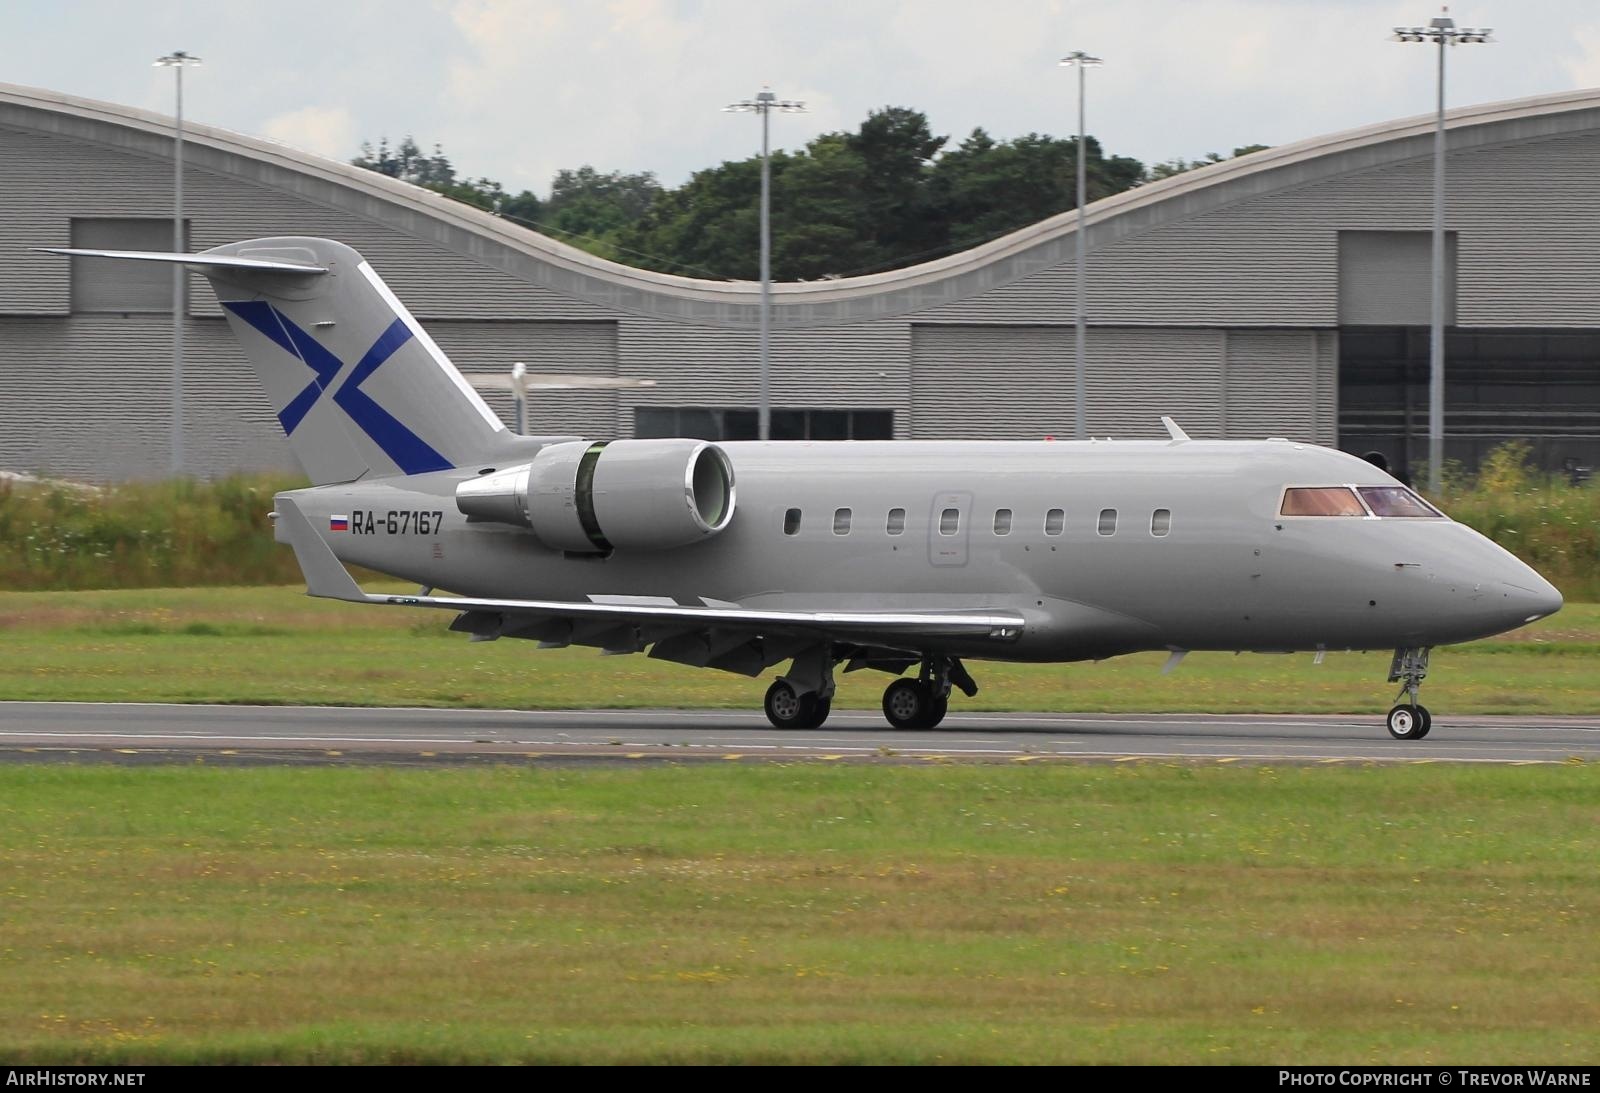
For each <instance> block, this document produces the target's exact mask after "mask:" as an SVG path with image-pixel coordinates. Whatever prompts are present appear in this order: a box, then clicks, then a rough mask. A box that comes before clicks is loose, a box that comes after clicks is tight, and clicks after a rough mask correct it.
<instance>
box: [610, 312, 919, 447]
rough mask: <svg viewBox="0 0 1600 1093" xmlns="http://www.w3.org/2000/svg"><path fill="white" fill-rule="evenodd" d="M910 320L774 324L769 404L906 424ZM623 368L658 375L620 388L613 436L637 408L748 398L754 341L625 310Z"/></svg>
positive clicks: (625, 428) (899, 433) (753, 390)
mask: <svg viewBox="0 0 1600 1093" xmlns="http://www.w3.org/2000/svg"><path fill="white" fill-rule="evenodd" d="M910 343H911V327H910V326H909V324H907V323H906V322H905V321H904V320H884V321H880V322H872V323H861V324H856V325H852V326H849V327H846V328H844V329H842V330H827V329H821V330H785V331H774V332H773V335H772V344H771V357H770V382H771V391H772V405H773V406H775V407H777V406H792V407H807V408H813V409H852V410H868V409H885V410H892V411H894V415H895V436H896V437H897V438H901V439H903V438H905V437H907V436H909V435H911V434H910V433H908V432H907V425H906V410H907V408H908V400H907V397H906V396H907V392H908V389H909V388H910V386H911V375H910V368H909V364H910V359H911V352H910ZM620 361H621V363H620V367H621V369H622V374H623V375H626V376H630V377H632V378H635V379H651V380H655V381H656V386H655V387H649V388H637V389H629V390H624V391H623V392H622V397H621V402H622V405H621V407H620V411H621V414H622V420H619V421H618V430H619V432H618V435H621V436H627V435H630V434H631V432H632V429H633V407H635V406H755V405H756V402H757V397H758V394H757V393H758V390H759V378H758V377H759V375H760V364H759V362H760V341H759V336H758V334H757V333H756V332H755V331H742V330H727V329H724V328H720V327H694V326H686V325H684V324H682V323H670V322H664V321H662V320H658V319H644V318H634V317H630V318H627V319H624V320H623V321H622V324H621V344H620Z"/></svg>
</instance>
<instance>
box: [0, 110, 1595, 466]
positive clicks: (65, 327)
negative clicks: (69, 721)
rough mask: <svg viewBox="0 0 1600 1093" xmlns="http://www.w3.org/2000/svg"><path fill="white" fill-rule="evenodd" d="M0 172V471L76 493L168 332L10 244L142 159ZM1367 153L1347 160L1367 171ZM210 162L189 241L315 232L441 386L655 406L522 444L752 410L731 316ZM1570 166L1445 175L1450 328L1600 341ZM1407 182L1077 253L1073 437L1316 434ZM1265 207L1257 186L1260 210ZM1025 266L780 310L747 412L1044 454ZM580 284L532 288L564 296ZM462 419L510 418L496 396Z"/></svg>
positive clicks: (199, 293) (149, 210)
mask: <svg viewBox="0 0 1600 1093" xmlns="http://www.w3.org/2000/svg"><path fill="white" fill-rule="evenodd" d="M7 116H8V118H10V119H12V120H15V119H16V118H17V117H18V116H19V115H18V114H17V113H16V112H12V113H11V114H8V115H7ZM1536 121H1537V119H1535V121H1534V122H1530V123H1528V124H1529V131H1530V132H1531V131H1533V128H1534V127H1535V123H1536ZM41 128H48V127H43V126H42V127H41ZM1417 148H1418V149H1419V151H1420V152H1424V153H1425V151H1426V149H1425V146H1424V145H1422V144H1419V145H1417ZM0 155H3V157H4V162H5V170H4V171H3V172H0V246H3V248H4V251H5V254H6V259H7V260H6V261H3V262H0V385H3V387H0V392H3V397H0V467H3V468H6V469H17V470H40V471H49V472H54V473H63V474H72V475H76V476H80V477H86V478H115V477H128V476H145V475H159V474H162V473H164V472H165V468H166V452H167V432H166V429H167V408H166V402H167V399H166V391H167V380H166V377H167V369H168V367H169V364H168V362H169V346H170V331H169V328H168V324H167V321H166V320H165V319H164V318H163V317H162V316H159V315H141V316H132V317H127V318H124V317H121V316H116V315H79V316H70V317H69V308H70V303H71V293H70V266H69V264H68V263H67V262H66V261H64V260H62V259H60V258H57V257H53V256H49V255H41V254H34V253H32V252H30V251H29V250H28V248H31V247H41V246H60V245H63V244H65V243H66V242H68V240H69V230H70V221H71V219H72V218H74V217H165V216H167V215H168V213H169V211H170V187H171V167H170V161H169V160H167V159H166V158H165V157H163V156H159V155H145V154H140V153H138V152H134V151H130V150H127V149H125V148H121V147H113V146H112V145H111V144H104V145H102V144H99V143H96V142H94V141H92V140H90V139H87V138H85V139H78V138H77V137H66V136H62V135H53V134H47V133H44V132H36V131H32V130H28V129H25V128H18V127H15V126H7V127H0ZM1381 158H1382V156H1381V155H1379V154H1377V152H1376V151H1375V152H1374V158H1373V161H1378V160H1381ZM231 159H232V160H237V171H235V170H234V169H233V168H231V167H230V168H228V169H227V170H223V169H222V168H220V167H216V166H215V164H218V163H223V162H227V161H229V160H230V156H224V155H222V154H221V153H211V157H210V160H209V161H208V162H211V163H212V164H213V166H212V167H205V168H201V167H196V168H193V169H191V171H190V173H189V175H188V181H187V189H186V195H187V202H186V213H187V215H188V219H189V221H190V227H191V235H192V239H193V243H194V245H195V246H197V247H208V246H213V245H217V244H220V243H223V242H228V241H232V240H236V239H240V238H248V237H251V236H259V235H280V234H285V235H286V234H296V235H298V234H305V235H323V236H329V237H333V238H337V239H341V240H344V241H345V242H348V243H350V244H351V245H352V246H354V247H356V248H357V249H358V250H360V251H361V252H362V253H363V254H364V255H365V256H366V257H367V258H368V259H369V260H370V261H371V262H372V264H373V266H374V267H375V268H376V269H377V270H378V272H379V273H380V274H381V275H382V276H383V277H384V279H385V280H386V281H388V283H389V284H390V285H391V286H392V287H393V288H394V290H395V291H396V293H397V294H398V295H399V296H400V297H401V299H403V300H405V301H406V302H407V304H408V305H409V306H410V307H411V308H412V310H413V311H414V312H415V313H416V314H417V316H418V317H419V318H421V319H422V320H423V321H424V322H426V323H428V325H429V326H430V328H431V329H432V330H433V332H434V334H435V337H436V338H437V340H438V341H439V342H440V344H441V345H442V346H444V347H445V349H446V351H447V352H451V353H452V354H454V355H457V356H458V357H459V358H460V363H461V364H462V365H463V366H465V367H467V368H472V369H477V368H481V369H483V370H488V371H501V370H504V369H506V368H507V367H509V364H510V362H511V361H513V360H523V361H525V362H527V364H528V365H529V367H530V368H531V369H533V370H535V371H576V372H593V373H599V374H619V375H623V376H634V377H640V378H648V379H653V380H655V381H656V382H657V384H658V386H656V387H654V388H649V389H642V390H628V391H623V392H621V393H620V394H609V393H606V394H595V393H585V394H577V393H560V394H551V395H548V396H539V397H538V398H537V399H536V400H535V404H534V419H533V426H534V428H536V429H538V430H541V431H544V430H548V431H553V432H575V433H587V434H591V435H596V436H627V435H629V434H630V433H631V431H632V425H633V409H634V407H635V406H754V405H755V401H756V359H757V343H756V337H757V336H756V332H755V330H754V329H753V325H747V326H745V327H742V328H741V327H739V326H738V325H737V323H734V322H733V321H732V320H730V319H729V318H728V315H729V314H731V313H732V312H730V311H729V306H725V305H723V304H720V303H717V302H714V301H713V302H700V301H697V300H693V299H689V298H688V297H686V298H685V300H684V301H680V303H681V307H678V308H677V310H678V312H681V316H680V315H677V314H674V315H672V316H669V317H662V316H659V315H658V316H655V317H651V316H648V315H646V314H643V313H642V312H645V311H649V310H650V309H649V308H648V307H646V306H644V305H645V303H647V302H648V300H647V298H648V297H650V296H651V294H652V293H654V292H655V290H654V289H652V288H650V287H649V286H648V285H647V284H646V282H645V281H644V280H640V281H638V282H637V283H632V282H626V281H624V280H619V281H618V282H617V283H616V284H614V285H611V284H609V283H608V287H606V288H605V293H609V295H606V294H605V293H601V294H598V295H597V294H595V293H593V292H591V293H590V294H589V295H588V296H582V295H567V294H565V292H564V291H557V290H555V289H552V288H549V287H546V286H545V284H544V283H535V282H534V281H533V280H529V279H526V278H525V277H524V276H521V275H513V274H511V273H507V272H504V271H503V270H502V269H500V268H496V264H495V261H494V257H495V254H497V253H498V250H497V248H498V249H503V248H504V244H502V243H501V242H499V241H496V240H495V239H493V238H491V237H490V236H489V235H488V234H485V236H484V237H483V238H482V240H481V245H480V243H479V241H478V240H477V238H476V237H473V239H472V240H471V245H464V246H462V247H460V248H459V249H457V248H455V247H453V246H446V245H444V244H442V243H439V242H433V241H429V240H428V239H424V238H422V237H421V236H422V235H423V234H426V233H423V232H422V231H421V229H420V228H418V227H417V224H418V223H419V218H425V217H426V216H428V215H430V214H428V213H427V212H426V211H419V210H418V209H415V208H410V207H402V205H400V204H393V203H391V202H390V201H389V200H388V199H384V198H381V197H377V196H372V195H370V194H365V193H363V194H362V195H361V196H360V197H359V198H352V200H351V201H350V202H348V205H349V207H348V208H345V207H340V208H335V207H333V205H332V204H329V203H327V202H328V201H330V200H331V199H330V198H328V197H327V196H326V194H325V193H324V189H325V188H326V185H327V184H326V183H325V182H319V183H318V184H317V186H309V185H308V186H307V187H305V193H312V192H316V193H324V196H323V199H322V200H312V199H311V198H309V197H307V196H304V194H303V193H301V192H299V188H298V187H296V186H293V185H288V184H285V183H284V182H283V181H282V179H283V177H284V176H285V173H286V172H285V169H284V167H283V166H282V165H281V164H280V165H277V166H275V167H273V168H272V169H271V170H266V169H264V168H263V169H262V170H260V171H257V170H256V166H257V165H256V164H255V163H254V161H251V160H249V159H248V157H239V156H232V157H231ZM1595 162H1600V132H1585V133H1581V134H1579V135H1562V136H1556V137H1548V136H1546V137H1539V138H1537V139H1528V140H1523V141H1521V142H1520V143H1516V144H1510V145H1500V146H1494V147H1486V148H1474V149H1472V150H1467V151H1460V152H1455V153H1452V155H1451V161H1450V172H1451V176H1450V177H1451V185H1450V213H1449V227H1450V229H1451V230H1452V231H1453V232H1455V233H1456V235H1457V237H1458V247H1459V251H1458V265H1459V275H1458V293H1459V298H1458V304H1457V318H1458V321H1459V322H1460V323H1461V324H1463V325H1465V326H1474V325H1483V326H1498V327H1536V326H1561V327H1565V328H1593V327H1600V292H1596V291H1595V288H1594V285H1595V283H1596V282H1597V281H1600V218H1597V217H1595V216H1594V215H1593V208H1594V205H1595V196H1596V189H1597V187H1600V181H1597V178H1600V176H1597V175H1596V173H1595V172H1594V170H1593V166H1592V165H1593V164H1594V163H1595ZM1430 166H1431V165H1430V162H1429V160H1428V157H1427V156H1426V154H1419V155H1418V156H1417V157H1416V158H1414V159H1412V160H1408V161H1405V162H1401V163H1398V164H1390V165H1383V166H1376V167H1372V166H1366V167H1360V168H1358V169H1355V170H1352V171H1350V172H1349V173H1346V174H1343V175H1339V176H1336V177H1327V178H1322V179H1318V180H1316V181H1312V182H1308V183H1306V184H1304V185H1299V186H1297V187H1296V188H1293V189H1288V190H1280V191H1278V192H1267V193H1261V194H1259V195H1258V196H1254V197H1246V198H1243V199H1241V200H1239V201H1237V202H1235V203H1233V204H1230V205H1226V206H1225V207H1223V208H1220V209H1218V208H1213V209H1212V210H1211V211H1205V212H1197V213H1196V214H1194V215H1191V216H1188V217H1187V219H1181V220H1178V221H1176V222H1171V221H1170V215H1169V222H1161V220H1162V217H1161V216H1157V215H1155V214H1154V213H1153V212H1151V211H1150V210H1146V211H1145V212H1143V213H1141V214H1139V216H1135V217H1130V218H1129V219H1128V220H1127V222H1126V223H1120V222H1119V226H1118V227H1117V228H1116V230H1115V231H1114V232H1111V233H1110V234H1109V235H1108V236H1107V237H1108V238H1110V239H1111V242H1108V243H1106V244H1104V245H1103V246H1102V247H1101V248H1100V249H1099V250H1098V251H1096V252H1095V253H1093V254H1091V255H1090V259H1089V266H1090V274H1091V284H1090V299H1089V314H1090V319H1091V323H1093V324H1098V325H1095V326H1092V327H1091V341H1090V385H1091V402H1090V406H1089V420H1090V428H1091V431H1092V432H1094V433H1095V434H1096V435H1111V436H1119V437H1120V436H1129V437H1132V436H1159V435H1161V432H1160V426H1159V423H1158V422H1157V415H1159V414H1163V413H1167V414H1172V415H1174V416H1175V417H1177V418H1178V419H1179V421H1180V422H1181V423H1182V424H1183V425H1184V427H1185V428H1187V429H1188V430H1189V431H1190V432H1191V433H1193V434H1194V435H1195V436H1215V435H1224V434H1225V435H1229V436H1260V435H1264V434H1272V435H1287V436H1290V437H1294V438H1297V439H1309V440H1318V441H1320V442H1323V443H1332V442H1334V441H1335V439H1336V438H1335V423H1336V420H1337V406H1336V402H1337V338H1336V335H1335V334H1334V332H1333V331H1334V328H1335V327H1336V325H1337V323H1338V317H1339V307H1340V262H1339V249H1340V247H1339V239H1340V233H1341V232H1395V231H1405V232H1412V231H1420V232H1425V231H1426V230H1427V228H1428V226H1429V222H1430V218H1431V186H1430V174H1429V172H1430ZM263 179H278V180H279V181H278V182H277V183H275V184H268V183H267V182H264V181H262V180H263ZM1272 185H1273V183H1272V180H1271V176H1270V175H1266V176H1263V178H1262V186H1263V188H1267V189H1270V188H1271V186H1272ZM340 200H341V201H342V198H341V199H340ZM1172 207H1173V208H1179V207H1180V206H1178V205H1174V206H1172ZM1154 208H1155V207H1154V206H1152V207H1151V209H1154ZM398 224H410V225H411V227H412V233H408V232H406V231H403V230H400V229H399V228H397V227H395V226H394V225H398ZM1049 246H1053V247H1054V248H1055V251H1048V247H1047V248H1045V249H1041V250H1040V251H1039V252H1038V253H1037V254H1033V252H1030V254H1031V255H1032V257H1033V258H1037V259H1039V262H1040V263H1042V262H1044V261H1045V255H1046V254H1047V251H1048V253H1049V254H1050V255H1058V256H1055V257H1050V258H1049V259H1048V260H1049V261H1053V262H1055V264H1054V265H1049V266H1047V268H1043V269H1040V270H1039V271H1038V272H1035V273H1032V274H1029V275H1027V276H1023V277H1021V278H1019V279H1017V280H1015V281H1012V282H1010V283H1008V284H1003V285H999V286H997V287H994V288H991V289H988V290H987V291H982V292H978V293H977V294H975V295H972V296H969V297H967V298H964V299H957V298H953V296H954V295H955V293H954V291H953V286H954V285H956V283H957V282H956V281H954V280H949V281H946V280H943V279H941V278H940V277H936V276H930V277H927V278H924V280H923V281H919V282H917V283H916V285H915V287H914V288H912V289H907V290H904V292H906V293H910V295H909V296H906V299H911V298H913V297H914V298H915V299H916V301H917V302H916V304H915V306H916V307H921V308H922V310H920V311H916V312H915V313H912V314H907V313H905V312H904V310H903V309H902V311H901V312H900V313H898V314H895V313H888V312H887V311H886V310H885V309H886V308H888V306H889V304H890V303H891V302H893V301H892V299H891V297H892V296H893V294H892V293H891V294H889V295H876V296H875V295H873V294H871V293H867V292H863V294H862V295H861V296H860V298H859V299H855V298H854V297H852V298H851V301H850V303H849V306H848V307H844V308H843V309H842V310H837V311H836V312H829V313H830V314H837V315H839V316H845V317H856V318H858V319H859V321H839V322H838V323H837V325H833V326H816V327H810V328H802V329H785V318H786V316H793V317H795V318H796V321H805V320H804V316H805V314H810V312H808V311H807V308H808V307H809V308H811V310H812V311H815V312H816V314H818V315H820V314H822V313H823V311H822V310H817V305H807V304H796V305H793V306H792V308H791V307H790V305H780V307H779V308H778V314H777V315H776V316H775V319H776V329H775V332H774V335H773V343H772V392H773V404H774V406H778V407H781V406H795V407H819V408H820V407H837V408H851V409H867V408H882V409H889V410H892V411H893V412H894V413H895V431H896V435H897V436H901V437H908V436H918V437H936V436H950V437H955V436H962V437H982V436H1006V437H1031V436H1042V435H1046V434H1055V435H1066V434H1067V433H1068V431H1069V430H1070V426H1071V421H1072V405H1071V387H1072V384H1071V371H1070V367H1071V359H1072V329H1071V321H1072V310H1073V303H1074V300H1073V292H1074V287H1073V281H1072V255H1071V248H1070V246H1063V245H1062V244H1061V241H1060V240H1059V239H1058V240H1056V241H1055V242H1054V243H1051V244H1049ZM1058 252H1059V253H1058ZM474 255H481V256H482V257H481V258H480V257H474ZM517 260H518V261H519V262H522V263H523V264H524V265H526V264H527V262H528V261H532V259H528V258H527V257H526V256H520V257H518V259H517ZM537 261H540V262H542V261H543V259H537ZM500 264H501V265H507V263H500ZM1027 264H1028V263H1024V264H1023V265H1024V266H1026V265H1027ZM510 265H514V263H511V264H510ZM551 268H552V269H553V268H555V267H553V266H552V267H551ZM1349 275H1350V274H1349V272H1348V271H1347V276H1349ZM597 276H598V275H589V274H586V275H585V277H586V278H587V280H585V278H583V277H576V276H572V277H566V278H565V280H563V279H562V278H559V277H554V278H546V279H545V280H546V281H551V283H555V282H560V283H561V284H565V283H566V282H567V281H571V282H572V283H573V284H580V283H582V284H587V283H589V282H592V281H595V280H596V277H597ZM607 276H610V275H607ZM980 280H981V278H980ZM961 283H963V284H965V283H968V282H961ZM574 291H576V290H574ZM896 291H897V292H898V291H901V290H896ZM190 298H191V308H192V309H193V311H194V313H195V315H196V316H197V317H196V318H195V319H193V320H192V321H191V322H190V324H189V334H188V345H189V348H188V354H187V356H188V360H187V376H188V379H187V390H188V400H189V431H188V438H187V440H186V447H187V449H188V451H189V453H190V458H191V461H192V463H193V464H194V465H195V466H196V467H203V468H205V469H207V470H210V471H216V470H227V469H231V468H235V467H249V466H287V465H289V457H288V453H287V450H286V447H285V446H284V444H283V442H282V440H281V438H280V437H279V436H278V433H277V427H276V424H275V421H274V419H273V415H272V408H271V407H268V406H267V405H266V404H265V401H264V399H263V397H262V395H261V393H260V391H259V388H258V386H257V384H256V381H255V379H254V377H253V376H252V375H251V373H250V372H249V370H248V368H247V367H246V366H245V365H244V362H243V359H242V357H241V355H240V354H239V352H238V350H237V349H236V348H235V346H234V345H233V343H232V341H231V339H230V338H229V336H228V334H227V331H226V329H225V327H224V326H223V324H222V323H221V322H220V321H217V320H215V319H212V318H209V316H213V315H216V314H217V309H216V305H215V302H214V300H213V298H212V297H211V294H210V292H209V290H207V289H206V288H205V287H204V286H203V285H201V284H200V283H198V282H196V283H195V287H194V290H193V291H192V292H191V297H190ZM894 298H898V297H894ZM927 301H938V302H937V303H936V304H935V305H934V306H924V304H925V302H927ZM675 306H676V305H675ZM730 306H731V305H730ZM738 306H739V307H740V308H743V309H744V311H741V312H740V314H744V313H745V312H748V311H749V310H750V309H749V308H747V307H745V305H744V304H740V305H738ZM908 306H909V305H908ZM665 310H672V309H670V308H668V309H665ZM823 310H826V309H823ZM708 316H711V317H708ZM866 316H875V317H872V318H864V317H866ZM741 321H742V320H741ZM714 323H716V324H720V325H713V324H714ZM490 401H491V404H492V405H494V406H495V407H496V409H497V410H499V412H500V413H501V414H502V415H503V416H505V417H507V418H508V419H509V417H510V403H509V397H508V396H495V397H492V398H491V399H490Z"/></svg>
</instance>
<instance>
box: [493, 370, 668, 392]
mask: <svg viewBox="0 0 1600 1093" xmlns="http://www.w3.org/2000/svg"><path fill="white" fill-rule="evenodd" d="M467 382H468V383H470V384H472V386H474V387H476V388H477V389H478V390H480V391H515V390H516V389H517V380H516V378H515V377H513V376H511V375H510V374H508V373H503V372H501V373H492V374H489V375H483V374H479V373H474V374H473V375H470V376H468V377H467ZM655 385H656V381H655V380H640V379H628V378H625V377H621V376H584V375H577V374H572V373H562V372H527V373H524V374H523V376H522V386H523V388H524V389H525V390H528V391H587V390H597V391H609V390H616V389H620V388H624V387H654V386H655Z"/></svg>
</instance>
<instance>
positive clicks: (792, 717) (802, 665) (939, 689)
mask: <svg viewBox="0 0 1600 1093" xmlns="http://www.w3.org/2000/svg"><path fill="white" fill-rule="evenodd" d="M901 663H902V664H903V663H904V662H903V661H902V662H901ZM833 666H834V657H833V651H832V650H831V649H829V648H828V647H826V646H817V647H816V648H814V649H810V650H807V651H806V652H804V653H802V654H800V655H799V656H797V657H795V658H794V665H793V666H792V667H791V668H790V669H789V672H788V674H787V675H782V676H779V677H778V678H777V679H775V680H773V681H772V686H770V687H768V688H767V697H766V700H765V701H764V702H763V703H762V709H763V710H764V711H765V713H766V715H767V720H768V721H770V722H772V724H773V726H774V727H776V728H780V729H816V728H820V727H821V726H822V723H823V722H824V721H826V720H827V719H828V714H829V713H830V712H831V710H832V708H833V693H834V683H833ZM951 687H955V688H957V689H959V690H960V691H961V692H962V693H963V694H965V695H966V696H967V697H968V698H971V697H972V696H973V695H975V694H977V693H978V685H977V684H976V683H975V682H973V679H972V676H971V675H970V674H968V672H967V670H966V668H965V667H963V666H962V664H961V661H960V660H959V659H957V658H956V657H946V656H929V657H925V658H924V659H923V661H922V666H921V668H920V669H919V670H918V672H917V675H916V678H914V679H911V678H906V679H897V680H895V681H894V682H893V683H891V684H889V686H888V688H887V689H886V690H885V691H884V692H883V716H884V717H885V718H887V719H888V721H889V724H890V725H892V726H894V727H895V728H897V729H931V728H933V727H934V726H936V725H938V724H939V722H941V721H943V720H944V715H945V713H946V712H947V711H948V710H949V708H950V688H951Z"/></svg>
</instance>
